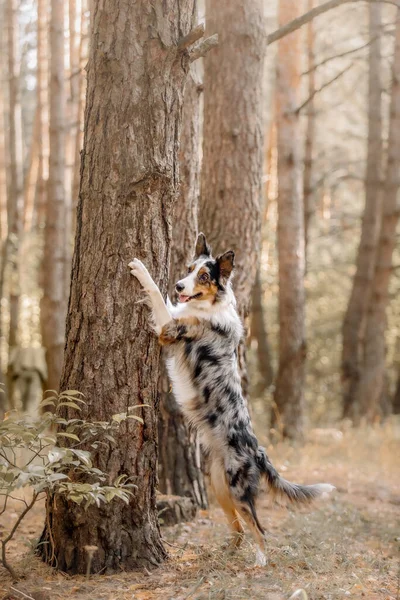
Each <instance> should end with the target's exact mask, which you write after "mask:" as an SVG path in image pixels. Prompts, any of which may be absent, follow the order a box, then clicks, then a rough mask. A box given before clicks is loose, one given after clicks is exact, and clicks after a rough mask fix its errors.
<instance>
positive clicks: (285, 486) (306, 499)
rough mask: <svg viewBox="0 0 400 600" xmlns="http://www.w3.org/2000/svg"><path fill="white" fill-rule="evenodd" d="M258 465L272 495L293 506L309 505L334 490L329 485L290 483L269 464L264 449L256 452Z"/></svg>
mask: <svg viewBox="0 0 400 600" xmlns="http://www.w3.org/2000/svg"><path fill="white" fill-rule="evenodd" d="M258 459H259V464H260V467H261V469H262V472H263V474H264V475H265V476H266V478H267V482H268V485H269V488H270V490H271V492H272V495H273V496H274V497H275V498H277V499H278V500H279V499H286V500H289V502H291V503H293V504H309V503H310V502H312V501H313V500H315V499H316V498H318V497H321V496H324V495H327V494H329V493H330V492H332V491H333V490H334V489H335V486H333V485H331V484H330V483H316V484H314V485H299V484H298V483H291V482H290V481H287V480H286V479H284V478H283V477H281V476H280V475H279V473H278V471H277V470H276V469H275V467H274V466H273V465H272V463H271V462H270V460H269V458H268V456H267V454H266V452H265V450H264V448H261V447H260V448H259V450H258Z"/></svg>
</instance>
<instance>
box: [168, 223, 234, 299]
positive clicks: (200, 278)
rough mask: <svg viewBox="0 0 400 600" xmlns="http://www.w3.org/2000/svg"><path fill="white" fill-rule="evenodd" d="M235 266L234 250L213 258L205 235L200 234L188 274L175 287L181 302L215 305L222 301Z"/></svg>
mask: <svg viewBox="0 0 400 600" xmlns="http://www.w3.org/2000/svg"><path fill="white" fill-rule="evenodd" d="M234 266H235V253H234V252H233V251H232V250H228V252H224V254H220V255H219V256H217V257H216V258H213V257H212V255H211V248H210V246H209V245H208V244H207V240H206V238H205V235H204V233H199V235H198V238H197V242H196V249H195V256H194V259H193V261H192V263H191V264H190V265H189V268H188V273H187V275H186V277H184V278H183V279H180V280H179V281H178V282H177V284H176V286H175V289H176V291H177V294H178V298H179V302H196V303H197V302H208V303H209V304H214V303H215V302H218V301H221V300H222V299H223V298H224V297H225V295H226V293H227V288H228V286H229V282H230V278H231V275H232V272H233V269H234Z"/></svg>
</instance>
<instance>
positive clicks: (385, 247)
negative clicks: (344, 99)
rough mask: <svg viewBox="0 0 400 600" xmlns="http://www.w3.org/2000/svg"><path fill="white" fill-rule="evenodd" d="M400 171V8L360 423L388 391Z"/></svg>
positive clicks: (375, 411) (359, 391)
mask: <svg viewBox="0 0 400 600" xmlns="http://www.w3.org/2000/svg"><path fill="white" fill-rule="evenodd" d="M399 172H400V9H399V10H398V12H397V23H396V36H395V54H394V59H393V83H392V91H391V102H390V117H389V140H388V162H387V168H386V173H385V184H384V189H383V202H382V222H381V229H380V234H379V241H378V246H377V251H376V263H375V271H374V274H373V280H372V284H371V293H370V298H369V304H368V313H367V321H366V327H365V340H364V361H363V364H362V370H361V378H360V383H359V386H358V389H357V395H356V399H355V406H356V407H357V413H356V418H355V420H356V422H358V421H359V420H360V417H365V418H366V420H367V421H368V422H372V421H374V420H375V419H376V418H378V417H379V412H380V402H381V396H382V393H383V391H384V384H385V353H386V345H385V332H386V324H387V323H386V309H387V306H388V304H389V283H390V276H391V274H392V261H393V251H394V249H395V247H396V227H397V223H398V219H399V204H398V200H397V194H398V190H399V186H400V181H399ZM358 407H359V408H358Z"/></svg>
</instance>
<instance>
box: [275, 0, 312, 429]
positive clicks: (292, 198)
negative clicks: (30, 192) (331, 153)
mask: <svg viewBox="0 0 400 600" xmlns="http://www.w3.org/2000/svg"><path fill="white" fill-rule="evenodd" d="M300 9H301V6H300V4H299V3H297V2H292V0H280V3H279V23H280V24H284V23H287V22H288V21H290V20H291V19H294V18H296V17H297V16H298V15H299V14H300ZM277 60H278V67H277V68H278V72H277V82H276V86H277V148H278V262H279V370H278V376H277V381H276V389H275V397H274V400H275V409H274V411H273V413H272V416H273V424H274V426H275V427H277V428H278V429H280V431H281V432H282V434H283V435H284V436H287V437H290V438H301V437H302V435H303V404H304V366H305V355H306V352H305V327H304V303H305V299H304V214H303V197H302V178H301V154H300V148H301V137H300V122H299V115H298V113H297V111H296V108H297V107H298V105H299V88H300V60H301V46H300V33H299V32H296V33H293V34H290V35H288V36H287V37H285V38H283V39H282V40H280V41H279V42H278V59H277Z"/></svg>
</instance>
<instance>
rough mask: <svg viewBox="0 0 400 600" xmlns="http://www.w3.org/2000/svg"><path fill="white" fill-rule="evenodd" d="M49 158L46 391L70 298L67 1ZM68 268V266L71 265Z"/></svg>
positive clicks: (60, 15)
mask: <svg viewBox="0 0 400 600" xmlns="http://www.w3.org/2000/svg"><path fill="white" fill-rule="evenodd" d="M50 50H51V58H50V107H49V108H50V112H49V125H50V155H49V182H48V196H47V207H46V225H45V236H44V253H43V267H42V272H43V298H42V302H41V315H40V322H41V330H42V340H43V346H44V347H45V349H46V362H47V372H48V379H47V388H48V389H51V390H58V388H59V383H60V375H61V368H62V363H63V353H64V339H65V338H64V335H65V316H66V311H67V302H68V298H67V296H66V293H65V285H64V282H65V279H66V274H65V273H66V268H67V263H66V255H67V240H66V209H65V181H64V176H65V124H66V123H65V91H64V76H65V74H64V2H63V0H51V17H50ZM68 267H69V265H68Z"/></svg>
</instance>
